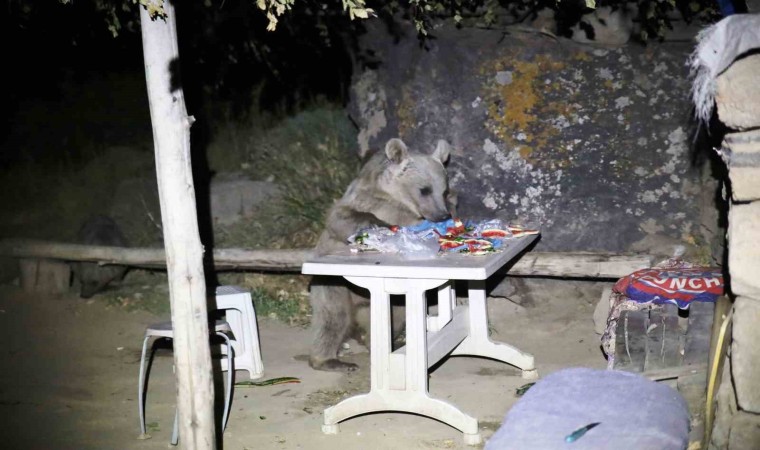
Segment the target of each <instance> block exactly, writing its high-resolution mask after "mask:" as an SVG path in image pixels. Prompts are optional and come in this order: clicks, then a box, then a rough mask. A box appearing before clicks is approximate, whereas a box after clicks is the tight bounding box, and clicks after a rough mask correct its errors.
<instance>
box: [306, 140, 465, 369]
mask: <svg viewBox="0 0 760 450" xmlns="http://www.w3.org/2000/svg"><path fill="white" fill-rule="evenodd" d="M450 150H451V147H450V146H449V144H448V143H447V142H446V141H445V140H442V139H441V140H439V141H438V144H437V146H436V147H435V150H434V151H433V153H432V154H425V153H421V152H411V151H409V149H408V148H407V146H406V144H404V142H402V141H401V139H397V138H394V139H391V140H389V141H388V143H387V144H386V145H385V151H384V152H377V153H376V154H374V155H373V156H372V157H371V158H370V159H369V160H368V161H367V163H366V164H365V165H364V166H363V167H362V169H361V171H360V173H359V176H358V177H357V178H356V179H355V180H354V181H353V182H352V183H351V184H350V185H349V186H348V189H347V190H346V193H345V194H343V197H342V198H341V199H340V200H338V201H337V202H336V203H335V205H333V207H332V208H331V209H330V211H329V213H328V215H327V220H326V222H325V223H326V226H325V230H324V231H323V232H322V235H321V236H320V238H319V241H318V243H317V246H316V248H315V253H316V254H317V255H324V254H328V253H331V252H334V251H336V250H339V249H342V248H345V247H346V245H347V242H346V241H347V239H348V237H349V236H351V235H352V234H354V233H355V232H357V231H358V230H360V229H361V228H365V227H368V226H371V225H378V226H390V225H399V226H409V225H414V224H416V223H419V222H420V221H421V220H423V219H427V220H430V221H433V222H437V221H442V220H446V219H448V218H449V217H451V214H452V212H453V211H452V209H453V206H452V201H453V196H452V195H451V194H450V193H449V185H448V176H447V173H446V167H445V166H446V163H447V162H448V159H449V153H450ZM309 299H310V302H311V307H312V330H313V332H314V341H313V344H312V349H311V355H310V357H309V365H310V366H311V367H312V368H314V369H317V370H330V371H351V370H355V369H356V365H355V364H351V363H347V362H344V361H340V360H339V359H338V350H339V348H340V346H341V345H342V344H343V342H345V341H346V340H347V339H348V338H349V336H351V334H352V333H354V332H356V331H357V330H356V312H357V309H358V307H359V306H360V305H366V304H367V301H368V300H367V298H366V296H364V295H362V294H361V293H360V292H358V291H356V290H355V289H349V287H348V285H347V282H346V281H345V280H343V279H342V278H338V277H314V279H313V280H312V284H311V288H310V292H309ZM394 328H395V327H394Z"/></svg>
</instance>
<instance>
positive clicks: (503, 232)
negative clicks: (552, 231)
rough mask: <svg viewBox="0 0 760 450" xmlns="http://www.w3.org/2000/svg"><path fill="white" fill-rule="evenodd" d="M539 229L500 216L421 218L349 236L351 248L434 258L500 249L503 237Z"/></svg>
mask: <svg viewBox="0 0 760 450" xmlns="http://www.w3.org/2000/svg"><path fill="white" fill-rule="evenodd" d="M538 233H539V232H538V230H531V229H526V228H524V227H521V226H518V225H512V224H508V223H506V222H504V221H502V220H499V219H493V220H486V221H471V220H468V221H462V220H459V219H449V220H446V221H443V222H430V221H427V220H425V221H422V222H421V223H419V224H417V225H413V226H408V227H396V226H394V227H378V226H373V227H369V228H364V229H362V230H359V231H358V232H357V233H356V234H354V235H352V236H351V237H349V239H348V243H349V246H350V247H351V249H352V251H356V252H358V251H366V250H375V251H380V252H390V253H400V254H402V255H404V256H406V257H431V256H434V255H436V254H438V253H439V252H453V253H466V254H470V255H484V254H488V253H492V252H495V251H499V249H500V248H501V247H502V245H503V241H504V240H508V239H515V238H520V237H523V236H528V235H534V234H538Z"/></svg>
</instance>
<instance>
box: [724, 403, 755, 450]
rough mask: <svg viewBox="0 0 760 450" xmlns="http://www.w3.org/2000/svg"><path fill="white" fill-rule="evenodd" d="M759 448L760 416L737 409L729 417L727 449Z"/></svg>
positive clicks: (747, 449)
mask: <svg viewBox="0 0 760 450" xmlns="http://www.w3.org/2000/svg"><path fill="white" fill-rule="evenodd" d="M757 448H760V416H759V415H757V414H750V413H746V412H743V411H739V412H738V413H737V414H736V415H734V416H733V417H732V418H731V433H730V434H729V439H728V449H729V450H753V449H757Z"/></svg>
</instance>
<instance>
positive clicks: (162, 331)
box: [145, 320, 232, 338]
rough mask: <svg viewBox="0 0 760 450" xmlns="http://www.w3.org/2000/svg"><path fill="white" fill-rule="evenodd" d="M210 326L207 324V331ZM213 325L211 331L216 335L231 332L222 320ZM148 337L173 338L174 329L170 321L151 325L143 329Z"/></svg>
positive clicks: (228, 325)
mask: <svg viewBox="0 0 760 450" xmlns="http://www.w3.org/2000/svg"><path fill="white" fill-rule="evenodd" d="M211 325H212V324H211V323H209V329H211V328H212V327H211ZM213 325H214V326H213V330H214V331H215V332H217V333H229V332H231V331H232V328H230V324H229V323H227V322H226V321H224V320H216V321H214V323H213ZM148 336H153V337H163V338H173V337H174V327H173V326H172V321H171V320H167V321H165V322H159V323H154V324H153V325H150V326H148V328H146V329H145V337H148Z"/></svg>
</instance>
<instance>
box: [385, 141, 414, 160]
mask: <svg viewBox="0 0 760 450" xmlns="http://www.w3.org/2000/svg"><path fill="white" fill-rule="evenodd" d="M385 156H387V157H388V159H389V160H391V161H392V162H394V163H396V164H398V163H400V162H401V161H403V160H405V159H406V158H408V157H409V150H408V149H407V148H406V144H404V141H402V140H401V139H398V138H393V139H391V140H389V141H388V143H387V144H385Z"/></svg>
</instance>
